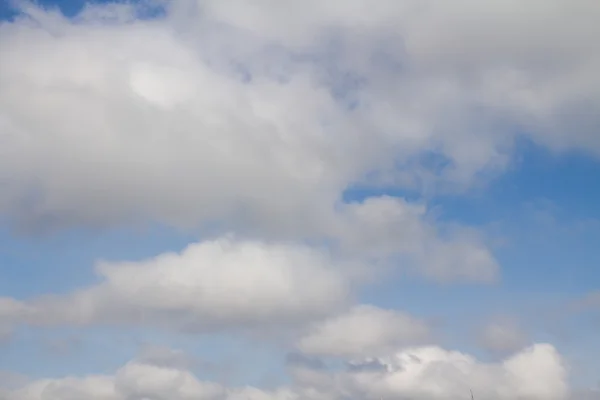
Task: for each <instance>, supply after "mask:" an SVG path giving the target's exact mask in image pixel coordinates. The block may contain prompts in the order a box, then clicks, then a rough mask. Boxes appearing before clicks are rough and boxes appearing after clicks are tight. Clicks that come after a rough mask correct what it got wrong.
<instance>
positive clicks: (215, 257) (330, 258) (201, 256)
mask: <svg viewBox="0 0 600 400" xmlns="http://www.w3.org/2000/svg"><path fill="white" fill-rule="evenodd" d="M348 207H350V208H351V209H352V210H351V212H349V213H348V214H347V215H346V216H349V219H348V220H342V219H340V221H342V222H344V224H345V223H346V222H350V224H348V225H344V224H342V225H339V227H342V228H352V229H351V230H350V231H346V232H347V233H340V236H339V238H340V243H339V247H336V246H334V247H333V249H332V248H326V247H319V246H317V247H315V246H308V245H304V244H300V243H296V242H282V241H279V242H276V241H259V240H250V239H242V238H236V237H235V236H231V235H230V236H223V237H219V238H215V239H212V240H205V241H201V242H198V243H193V244H190V245H189V246H188V247H187V248H185V249H184V250H183V251H181V252H180V253H163V254H159V255H157V256H155V257H153V258H149V259H145V260H139V261H120V262H109V261H99V262H98V263H97V264H96V266H95V272H96V274H97V276H98V278H99V282H97V283H95V284H93V285H91V286H89V287H83V288H79V289H77V290H75V291H73V292H71V293H65V294H45V295H42V296H38V297H36V298H31V299H26V300H22V301H18V300H15V299H10V298H5V299H1V301H0V326H1V327H3V328H4V330H5V331H6V332H8V331H9V330H10V329H11V328H12V327H13V326H14V325H17V324H20V323H25V324H28V325H33V326H57V325H59V326H60V325H74V326H87V325H105V324H109V325H114V324H116V325H124V326H134V325H142V326H148V327H159V328H166V327H169V329H175V330H179V331H185V332H198V333H199V332H203V333H206V332H212V331H223V330H234V331H239V330H248V329H249V330H252V329H262V330H265V329H268V328H269V327H273V328H276V329H280V328H282V327H286V326H287V327H292V326H296V325H297V324H300V325H301V326H303V325H304V324H306V323H309V322H311V321H315V320H321V319H323V318H328V317H331V316H332V315H335V314H336V313H338V312H340V311H343V310H344V309H347V307H348V306H350V305H351V304H352V303H353V302H354V296H355V294H356V290H357V289H358V288H359V287H361V286H365V285H369V284H376V283H377V282H378V280H379V279H383V278H384V277H385V276H386V274H388V273H389V271H388V268H393V270H392V271H397V270H399V269H400V270H401V269H402V268H405V269H410V270H414V271H416V272H417V273H423V274H424V275H425V276H427V277H431V278H435V279H440V280H467V281H468V280H474V281H484V282H485V281H487V280H488V278H493V277H495V273H496V268H497V266H496V264H495V262H494V260H493V258H491V256H489V253H487V250H486V249H484V248H479V247H477V246H476V245H470V244H467V245H466V246H465V243H463V242H460V241H459V242H458V243H459V245H458V246H456V248H455V247H454V242H453V241H452V240H454V239H451V240H450V241H448V242H446V241H445V240H444V239H439V238H437V233H436V232H435V229H434V228H433V227H431V226H429V225H428V224H427V223H426V222H424V221H421V220H420V216H419V215H418V214H414V213H412V211H411V210H413V208H412V207H411V206H408V205H406V204H405V203H403V202H402V201H397V200H393V199H382V200H378V201H375V200H370V202H369V204H367V205H349V206H348ZM363 207H366V208H367V210H363ZM363 211H366V214H365V213H363ZM390 211H391V212H390ZM386 215H387V217H386ZM356 216H358V217H359V218H363V219H364V222H365V223H366V225H365V226H364V227H361V224H362V222H360V221H359V222H357V221H355V220H354V219H353V218H355V217H356ZM384 221H387V224H388V225H389V226H383V227H378V224H379V223H380V222H384ZM403 222H404V223H406V224H407V226H406V227H405V229H406V230H407V232H411V231H412V232H413V237H411V238H408V237H407V234H406V233H405V232H403V229H400V230H397V229H396V228H392V226H394V225H395V224H402V223H403ZM359 228H364V229H359ZM380 228H381V229H382V232H381V233H378V232H376V230H377V229H380ZM355 229H359V231H360V232H361V233H360V235H364V236H361V237H358V238H357V236H356V234H355V233H348V232H351V231H354V230H355ZM372 234H373V235H377V234H379V235H381V236H380V237H379V238H381V239H382V241H381V242H380V241H379V240H377V239H378V237H376V236H374V237H371V235H372ZM345 235H346V236H345ZM347 235H350V236H347ZM384 236H387V237H386V238H384ZM405 237H406V239H409V240H410V242H406V240H405V239H404V238H405ZM372 239H376V240H375V241H374V242H373V243H371V242H369V240H372ZM395 240H397V243H393V242H394V241H395ZM359 241H364V248H363V249H358V248H357V247H356V246H358V243H359ZM373 246H375V247H373ZM381 246H383V247H381ZM419 246H425V247H419ZM404 247H406V248H404ZM336 248H337V250H335V249H336ZM386 248H387V249H386ZM394 249H396V251H397V253H394V252H393V251H394ZM433 249H435V251H437V252H439V254H437V257H440V260H442V263H443V264H440V263H437V264H429V263H428V262H426V261H424V260H423V259H422V258H423V257H428V256H427V254H428V253H429V252H431V251H432V250H433ZM461 252H462V253H461ZM375 254H377V256H378V259H379V260H380V261H381V260H383V261H384V264H381V262H380V261H377V260H374V259H372V257H373V256H374V255H375ZM398 254H405V255H406V256H407V257H412V259H413V261H412V262H407V263H406V264H407V265H402V264H400V265H397V264H393V262H392V261H393V260H394V259H395V257H396V256H397V255H398ZM481 254H484V255H485V257H484V259H483V260H477V257H478V256H479V255H481ZM453 257H454V259H453ZM457 257H458V258H457ZM488 257H489V258H488ZM461 260H462V262H461ZM473 260H475V263H473ZM480 261H483V262H480ZM457 262H458V264H457ZM478 262H479V264H477V263H478ZM385 263H387V264H389V265H387V264H385ZM415 268H416V269H415ZM419 268H421V269H423V270H422V271H421V270H420V269H419ZM429 268H438V269H437V270H436V271H435V272H436V273H438V274H439V275H432V274H431V273H430V270H429ZM378 271H379V272H378ZM388 317H391V320H390V321H384V320H385V319H387V318H388ZM336 318H337V319H334V320H331V321H329V322H328V324H333V325H332V326H331V327H329V328H326V327H325V326H324V327H323V328H322V329H325V331H323V332H321V333H315V334H317V335H318V336H320V335H325V337H326V338H325V339H324V340H325V341H326V342H327V341H329V340H332V339H331V338H327V336H330V335H335V333H334V332H333V331H335V329H336V328H335V327H336V326H337V325H338V324H341V325H344V326H345V325H347V324H350V325H355V324H356V323H358V322H360V321H363V322H368V321H370V322H372V323H373V324H375V325H377V326H379V328H382V329H383V325H385V324H386V323H389V324H390V325H389V326H388V327H387V328H385V329H384V330H381V331H378V332H370V333H369V332H365V335H366V336H364V337H363V338H362V339H360V340H365V342H362V343H361V342H360V341H359V342H357V343H355V345H356V346H357V348H356V351H360V350H359V347H360V346H365V349H364V350H369V351H371V350H374V349H373V348H372V346H377V345H378V344H377V343H375V342H371V341H372V340H377V339H378V338H379V339H382V340H384V341H385V340H391V336H392V335H396V334H399V333H400V332H401V331H402V330H403V329H404V328H406V329H414V330H412V331H409V332H407V334H408V335H410V334H414V335H420V334H421V333H424V331H425V328H424V327H423V326H422V325H420V322H417V321H416V320H414V321H413V320H412V319H411V318H410V317H408V316H405V315H403V314H401V313H397V314H395V313H394V312H391V311H384V310H378V309H376V308H369V307H366V308H365V307H362V308H360V307H359V308H356V309H354V310H352V311H351V312H350V314H347V315H345V316H340V317H336ZM355 319H358V322H356V321H355ZM360 323H361V324H362V322H360ZM409 325H411V326H409ZM379 328H378V329H379ZM410 332H412V333H410ZM370 335H375V336H373V337H371V336H370ZM380 335H382V336H381V337H380ZM396 339H398V340H400V339H401V337H400V336H399V337H397V338H396ZM311 340H321V339H314V338H313V339H311ZM357 340H358V338H357ZM393 343H395V342H393V341H392V342H391V343H387V344H385V343H383V344H381V345H383V346H386V345H390V344H393ZM311 346H314V343H313V344H310V345H309V347H311ZM339 351H342V352H343V351H353V350H352V349H351V348H347V349H346V350H339Z"/></svg>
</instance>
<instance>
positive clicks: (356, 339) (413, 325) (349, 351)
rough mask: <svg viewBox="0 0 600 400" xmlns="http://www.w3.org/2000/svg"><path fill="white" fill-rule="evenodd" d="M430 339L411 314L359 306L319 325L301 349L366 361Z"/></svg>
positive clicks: (305, 339) (311, 331) (303, 339)
mask: <svg viewBox="0 0 600 400" xmlns="http://www.w3.org/2000/svg"><path fill="white" fill-rule="evenodd" d="M429 335H430V332H429V328H428V327H427V325H426V324H425V323H424V322H423V321H420V320H418V319H416V318H414V317H412V316H410V315H408V314H405V313H402V312H399V311H394V310H384V309H381V308H378V307H374V306H368V305H359V306H356V307H354V308H353V309H351V310H349V311H348V312H347V313H344V314H341V315H337V316H335V317H332V318H330V319H328V320H326V321H323V322H321V323H318V324H316V325H315V326H314V327H312V329H310V330H309V332H308V334H307V335H306V336H304V337H302V338H301V339H300V340H299V341H298V344H297V346H298V349H299V350H300V351H302V352H303V353H307V354H315V355H325V356H329V355H332V356H341V357H361V356H362V357H364V356H367V355H383V354H389V353H390V351H392V350H393V349H397V348H400V347H403V346H406V345H412V344H415V343H422V342H425V341H427V340H428V339H429Z"/></svg>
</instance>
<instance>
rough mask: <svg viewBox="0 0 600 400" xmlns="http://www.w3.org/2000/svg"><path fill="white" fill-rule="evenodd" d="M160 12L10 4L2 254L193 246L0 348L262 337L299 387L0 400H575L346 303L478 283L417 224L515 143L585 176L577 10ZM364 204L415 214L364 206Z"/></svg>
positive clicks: (106, 274) (86, 387)
mask: <svg viewBox="0 0 600 400" xmlns="http://www.w3.org/2000/svg"><path fill="white" fill-rule="evenodd" d="M157 4H158V5H159V6H162V7H163V8H164V15H162V14H160V13H159V14H160V15H158V16H156V17H154V18H141V17H140V14H141V13H142V12H143V11H144V10H145V8H144V7H147V6H148V5H147V4H146V6H142V5H137V6H135V5H127V4H121V5H115V4H103V3H99V4H95V5H91V4H90V5H88V6H86V7H85V8H84V9H83V10H82V11H81V12H80V13H78V14H77V15H76V16H74V17H72V18H67V17H65V16H63V15H62V14H61V13H60V12H58V11H57V10H46V9H42V8H40V7H37V6H35V5H32V4H28V3H19V7H20V13H19V14H18V16H17V17H16V18H15V19H14V21H10V22H2V23H0V60H2V62H0V217H1V219H2V221H3V223H5V224H6V225H7V226H10V227H11V229H13V230H14V231H15V232H20V233H21V234H23V233H25V234H37V233H44V234H47V235H52V234H55V233H57V232H65V231H68V230H69V229H88V228H93V229H98V228H99V229H100V230H104V231H110V230H111V229H117V228H123V227H137V226H144V225H151V224H158V225H160V226H162V227H165V228H166V229H182V230H184V231H186V232H193V233H198V236H199V237H200V239H198V241H197V242H195V243H190V244H189V245H188V246H187V247H186V248H185V249H184V250H182V251H181V252H167V253H163V254H159V253H156V254H155V255H154V257H150V258H148V259H142V260H100V261H98V262H97V263H96V264H95V265H94V266H93V267H94V269H95V272H96V276H97V280H96V282H95V283H92V284H90V285H88V286H86V287H80V288H78V289H77V290H73V291H69V292H67V293H61V292H56V293H39V294H38V295H37V296H32V297H27V298H19V299H17V298H11V297H8V296H6V297H0V340H10V338H13V337H14V335H15V334H16V332H18V329H19V328H22V327H27V328H28V329H46V328H49V327H50V328H56V327H59V328H61V327H63V328H64V327H70V328H72V327H84V328H86V329H95V328H98V327H104V326H110V327H113V328H117V329H123V330H126V329H130V328H132V327H143V328H144V329H149V330H160V331H161V332H170V333H172V334H174V335H176V334H181V333H185V334H192V335H198V337H199V338H200V337H201V336H200V335H206V334H211V335H215V334H225V335H233V336H235V335H248V334H251V335H250V336H252V337H254V338H255V337H257V335H258V336H260V335H267V333H268V335H274V336H269V337H275V338H277V345H278V346H283V347H284V348H285V351H289V352H294V354H297V355H298V360H304V358H306V359H305V360H304V361H305V362H304V363H303V362H300V361H298V362H296V363H293V362H291V363H289V365H288V366H287V367H288V371H287V372H288V374H289V377H290V383H289V385H286V386H282V387H281V388H279V389H276V390H271V389H265V388H258V387H242V388H233V387H229V386H226V385H224V384H222V383H218V382H203V381H202V380H201V379H200V378H198V377H197V376H196V375H195V373H196V372H197V371H194V370H192V369H191V367H189V366H188V365H181V363H170V362H166V363H157V362H156V361H155V360H154V361H153V359H152V357H150V358H143V357H140V358H139V359H135V360H132V361H131V362H130V363H128V364H126V365H125V366H123V367H122V368H120V369H118V370H117V371H115V372H114V373H110V374H109V375H102V376H100V375H86V374H83V373H79V372H78V371H73V374H72V376H67V377H64V378H56V379H54V378H53V379H41V380H39V379H34V380H28V381H24V382H22V379H19V380H18V381H19V383H18V384H16V385H15V384H13V385H8V384H4V380H5V379H0V399H2V400H71V399H73V400H75V399H97V400H149V399H152V400H167V399H168V400H178V399H181V400H184V399H185V400H190V399H214V400H220V399H228V400H238V399H239V400H242V399H254V400H270V399H281V400H283V399H288V400H291V399H298V400H300V399H314V400H317V399H319V400H320V399H331V400H333V399H340V400H342V399H350V398H368V399H376V398H380V397H381V396H383V397H384V398H386V399H417V400H434V399H440V400H441V399H456V398H463V397H465V396H468V394H469V390H470V389H472V390H473V391H474V392H475V393H476V394H477V398H481V399H484V398H485V399H489V400H504V399H506V400H508V399H515V398H518V399H527V400H566V399H574V398H575V397H577V396H584V395H583V394H575V393H574V389H573V388H572V387H570V380H569V371H570V365H569V363H568V362H567V361H566V359H565V357H564V355H562V354H560V353H559V350H558V349H557V348H556V347H555V346H553V345H551V344H547V343H537V344H536V343H531V341H530V340H529V338H528V336H527V332H526V331H525V330H524V329H522V327H521V326H519V324H518V322H517V321H514V320H511V319H510V318H508V317H507V318H499V319H493V318H492V319H490V321H489V324H488V325H486V326H484V327H483V328H482V329H481V332H479V336H478V342H479V343H478V344H479V345H480V346H481V347H483V348H485V349H487V350H489V351H490V352H491V353H493V354H494V355H495V357H500V358H502V360H500V361H496V362H487V361H484V360H477V359H476V357H475V356H471V355H468V354H465V353H463V352H458V351H453V350H451V349H443V348H442V347H440V345H439V344H436V341H437V338H438V335H437V334H438V333H439V332H434V331H435V327H434V326H433V324H431V322H430V321H427V320H425V319H422V318H420V317H419V316H417V315H411V314H410V313H408V312H405V311H402V310H396V309H390V308H384V307H378V306H376V305H370V304H362V303H361V299H360V293H361V290H362V289H364V288H366V287H371V286H372V285H377V284H378V283H381V282H385V281H386V280H387V279H392V278H393V279H396V278H398V277H406V276H411V277H417V278H418V279H421V280H423V281H428V282H432V283H435V284H445V285H448V284H456V283H461V284H479V285H492V284H497V283H498V282H500V281H501V279H502V274H501V265H500V263H499V261H498V260H497V257H496V256H495V255H494V248H493V246H492V244H493V243H492V241H491V240H490V238H489V237H488V236H487V235H486V233H485V232H483V231H480V230H478V229H476V228H473V227H470V226H467V225H463V224H460V223H459V222H451V221H447V220H444V219H442V218H440V217H439V214H438V212H437V210H436V209H435V208H434V207H432V206H431V204H430V202H429V200H431V199H432V198H435V197H436V196H438V195H441V194H454V195H457V194H458V195H461V194H465V193H469V191H470V190H473V189H474V188H481V187H485V185H486V184H487V183H489V181H490V179H491V178H493V177H495V176H499V175H502V174H503V173H505V172H506V171H507V170H509V169H510V168H511V167H512V166H513V165H514V164H513V162H514V157H515V154H516V147H517V145H518V143H519V142H521V141H530V142H532V143H534V144H535V145H537V146H541V147H543V148H545V149H549V150H550V151H552V152H555V153H556V154H562V153H566V152H572V151H576V152H582V153H585V154H587V155H589V156H591V157H598V156H600V135H599V134H598V131H599V129H600V117H599V116H600V77H599V76H600V75H598V71H600V47H598V45H597V43H598V42H599V41H600V25H599V24H598V21H600V3H598V1H596V0H520V1H517V0H488V1H485V2H483V1H476V0H376V1H373V0H369V1H368V0H343V1H342V0H328V1H317V0H307V1H293V0H195V1H193V0H169V1H165V2H163V3H157ZM146 11H147V10H146ZM383 189H385V190H383ZM351 190H362V191H364V192H365V193H367V196H366V198H365V199H358V200H354V199H352V200H348V197H347V193H348V192H349V191H351ZM386 190H387V192H394V193H406V192H410V193H414V194H416V195H415V196H412V197H410V198H409V197H408V196H407V198H406V199H405V198H401V197H392V196H387V195H385V196H384V195H369V194H370V193H382V192H386ZM415 197H416V198H419V199H420V200H418V201H417V200H412V199H414V198H415ZM83 267H85V266H82V268H83ZM49 268H51V266H49ZM282 343H283V345H282ZM167 353H168V351H167ZM169 354H170V353H169ZM178 354H179V353H178ZM163 355H164V354H163ZM240 357H244V355H240ZM167 358H168V354H167ZM309 360H312V361H314V362H312V363H310V362H309ZM282 365H283V361H282ZM340 366H341V367H340ZM282 368H283V366H282ZM7 376H8V375H7ZM11 376H12V375H11ZM15 376H16V375H15ZM8 380H11V379H8ZM14 381H15V382H16V381H17V380H16V379H15V380H14ZM3 387H4V389H2V388H3ZM585 395H586V396H596V394H594V393H591V392H590V393H586V394H585ZM574 396H575V397H574ZM467 398H468V397H467ZM577 398H581V397H577ZM590 398H592V397H590Z"/></svg>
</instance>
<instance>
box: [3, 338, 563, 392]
mask: <svg viewBox="0 0 600 400" xmlns="http://www.w3.org/2000/svg"><path fill="white" fill-rule="evenodd" d="M378 362H379V366H380V368H379V369H374V368H371V369H362V370H361V369H357V368H354V369H353V370H349V371H346V372H337V373H336V372H327V371H304V372H311V373H312V375H311V374H308V373H305V374H302V371H296V372H295V375H294V376H293V377H294V379H295V381H294V382H293V385H292V386H290V387H288V388H286V387H282V388H279V389H276V390H273V391H265V390H261V389H258V388H253V387H246V388H227V387H224V386H222V385H219V384H216V383H212V382H203V381H200V380H199V379H198V378H197V377H195V376H194V375H193V374H192V373H191V372H190V371H188V370H182V369H174V368H168V367H159V366H156V365H150V364H145V363H142V362H139V361H131V362H130V363H128V364H126V365H125V366H123V367H122V368H120V369H119V370H118V371H116V373H115V374H114V375H106V376H95V375H91V376H84V377H67V378H63V379H47V380H38V381H33V382H30V383H27V384H25V386H23V387H21V388H17V389H11V390H7V391H6V392H5V398H6V399H7V400H71V399H73V400H75V399H81V398H86V399H95V400H134V399H140V400H141V399H156V400H180V399H181V400H189V399H198V398H201V399H215V400H226V399H227V400H238V399H247V398H250V399H254V400H275V399H281V400H284V399H286V400H291V399H314V400H316V399H331V400H334V399H343V398H348V397H351V398H357V397H359V398H368V399H376V398H379V396H384V397H385V398H411V399H419V400H436V399H440V400H442V399H443V400H445V399H451V398H462V397H464V396H465V395H466V396H467V397H468V393H469V388H472V389H473V390H474V392H475V393H476V394H477V397H478V398H486V399H490V400H505V399H506V400H508V399H513V398H522V399H528V400H554V399H566V398H567V396H568V387H567V384H566V380H565V379H566V371H565V368H564V366H563V364H562V361H561V358H560V355H559V354H558V353H557V352H556V350H555V349H554V348H553V347H552V346H549V345H544V344H539V345H536V346H534V347H531V348H529V349H526V350H525V351H523V352H521V353H518V354H516V355H514V356H512V357H511V358H508V359H506V360H505V361H503V362H502V363H498V364H483V363H480V362H478V361H476V360H475V359H474V358H473V357H471V356H469V355H467V354H462V353H458V352H450V351H446V350H443V349H440V348H437V347H423V348H412V349H406V350H404V351H401V352H399V353H397V354H395V355H393V356H389V357H387V358H385V359H383V358H382V359H379V360H378Z"/></svg>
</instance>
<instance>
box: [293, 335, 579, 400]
mask: <svg viewBox="0 0 600 400" xmlns="http://www.w3.org/2000/svg"><path fill="white" fill-rule="evenodd" d="M361 365H365V368H360V367H361ZM293 373H294V376H295V377H296V379H297V380H298V381H299V382H301V384H302V385H303V386H308V387H315V388H319V390H321V391H323V392H325V393H330V395H333V393H340V394H343V396H344V397H352V398H356V397H364V398H373V399H375V398H379V397H383V398H401V399H404V398H407V399H408V398H410V399H423V400H434V399H440V400H441V399H451V398H462V397H465V396H466V397H468V396H469V390H470V389H472V390H473V392H474V393H475V394H476V396H477V398H486V399H492V400H500V399H507V400H508V399H514V398H523V399H531V400H533V399H540V400H541V399H548V400H550V399H566V398H567V397H568V384H567V381H566V368H565V366H564V364H563V361H562V360H561V357H560V355H559V354H558V353H557V351H556V350H555V349H554V348H553V347H552V346H551V345H547V344H537V345H534V346H532V347H530V348H527V349H525V350H523V351H522V352H520V353H517V354H514V355H513V356H511V357H509V358H507V359H505V360H504V361H502V362H500V363H496V364H486V363H482V362H478V361H477V360H476V359H474V358H473V357H472V356H470V355H468V354H464V353H460V352H455V351H447V350H444V349H441V348H439V347H417V348H408V349H405V350H402V351H399V352H397V353H396V354H394V355H391V356H387V357H383V358H375V359H365V360H364V361H363V362H362V364H361V363H354V365H353V368H351V369H349V370H348V371H342V372H329V373H323V372H321V371H314V370H306V369H304V370H303V369H297V370H296V371H293Z"/></svg>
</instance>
